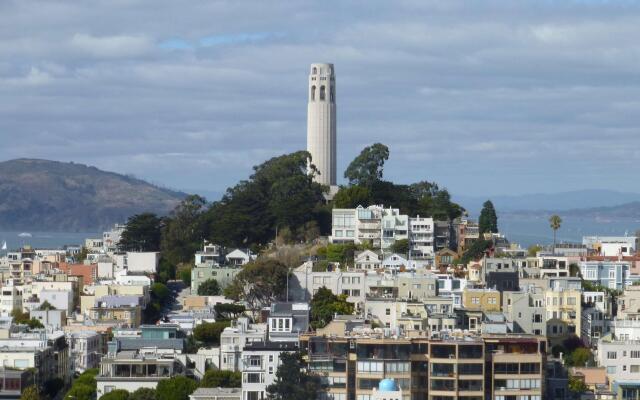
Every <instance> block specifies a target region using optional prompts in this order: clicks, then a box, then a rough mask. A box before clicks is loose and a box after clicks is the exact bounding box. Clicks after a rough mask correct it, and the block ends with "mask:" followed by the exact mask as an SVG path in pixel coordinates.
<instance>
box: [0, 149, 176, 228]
mask: <svg viewBox="0 0 640 400" xmlns="http://www.w3.org/2000/svg"><path fill="white" fill-rule="evenodd" d="M185 196H186V194H185V193H181V192H176V191H173V190H168V189H164V188H160V187H157V186H154V185H152V184H150V183H148V182H145V181H143V180H140V179H136V178H133V177H129V176H125V175H120V174H116V173H113V172H106V171H102V170H99V169H98V168H95V167H92V166H87V165H83V164H76V163H73V162H68V163H67V162H58V161H49V160H39V159H16V160H10V161H5V162H0V229H3V230H34V231H38V230H40V231H89V230H96V229H101V228H105V227H108V226H110V225H112V224H114V223H116V222H124V221H126V219H127V218H128V217H129V216H131V215H133V214H136V213H140V212H145V211H150V212H154V213H157V214H161V215H164V214H167V213H169V212H170V211H171V210H172V209H173V208H174V207H175V206H176V205H177V204H178V203H179V202H180V200H181V199H182V198H184V197H185Z"/></svg>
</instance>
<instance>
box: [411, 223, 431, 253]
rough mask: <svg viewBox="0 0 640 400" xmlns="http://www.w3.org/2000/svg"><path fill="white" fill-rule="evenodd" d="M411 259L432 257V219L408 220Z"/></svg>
mask: <svg viewBox="0 0 640 400" xmlns="http://www.w3.org/2000/svg"><path fill="white" fill-rule="evenodd" d="M409 232H410V233H409V235H410V237H409V242H410V251H411V257H412V258H413V257H415V258H421V257H433V256H434V250H433V232H434V231H433V218H423V217H420V216H419V215H418V216H417V217H415V218H409Z"/></svg>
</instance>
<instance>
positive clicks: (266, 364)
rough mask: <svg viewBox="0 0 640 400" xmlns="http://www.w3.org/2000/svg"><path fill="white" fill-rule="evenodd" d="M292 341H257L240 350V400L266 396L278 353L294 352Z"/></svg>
mask: <svg viewBox="0 0 640 400" xmlns="http://www.w3.org/2000/svg"><path fill="white" fill-rule="evenodd" d="M296 350H297V346H296V345H294V344H293V343H272V342H257V343H251V344H248V345H247V346H246V347H245V348H244V349H243V351H242V367H241V371H242V400H261V399H266V398H267V387H268V386H270V385H272V384H273V383H274V382H275V380H276V371H277V370H278V365H280V354H281V353H283V352H294V351H296Z"/></svg>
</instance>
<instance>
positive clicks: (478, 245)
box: [460, 238, 493, 264]
mask: <svg viewBox="0 0 640 400" xmlns="http://www.w3.org/2000/svg"><path fill="white" fill-rule="evenodd" d="M491 246H493V242H492V241H491V240H484V239H482V238H480V239H478V240H476V241H474V242H473V243H471V246H469V248H468V249H467V250H466V251H465V252H464V254H463V255H462V257H460V262H461V263H462V264H467V263H468V262H469V261H474V260H478V259H480V258H482V257H483V256H484V254H485V252H486V251H487V250H488V249H490V248H491Z"/></svg>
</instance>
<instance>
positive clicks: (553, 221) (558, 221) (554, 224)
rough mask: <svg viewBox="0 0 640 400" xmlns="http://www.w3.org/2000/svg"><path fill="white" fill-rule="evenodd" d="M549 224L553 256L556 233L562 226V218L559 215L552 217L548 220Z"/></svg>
mask: <svg viewBox="0 0 640 400" xmlns="http://www.w3.org/2000/svg"><path fill="white" fill-rule="evenodd" d="M549 224H550V225H551V229H553V254H554V255H555V254H556V231H557V230H558V229H560V225H562V218H560V216H559V215H552V216H551V218H549Z"/></svg>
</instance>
